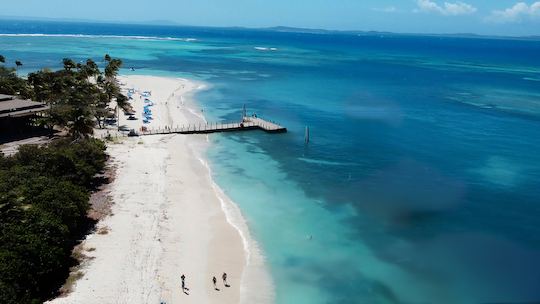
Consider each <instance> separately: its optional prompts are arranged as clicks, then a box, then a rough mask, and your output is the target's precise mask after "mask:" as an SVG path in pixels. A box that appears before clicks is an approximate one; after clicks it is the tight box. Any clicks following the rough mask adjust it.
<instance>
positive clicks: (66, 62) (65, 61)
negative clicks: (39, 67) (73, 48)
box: [62, 58, 77, 71]
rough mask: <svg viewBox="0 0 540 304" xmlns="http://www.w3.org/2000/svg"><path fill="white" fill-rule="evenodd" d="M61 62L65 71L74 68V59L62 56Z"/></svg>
mask: <svg viewBox="0 0 540 304" xmlns="http://www.w3.org/2000/svg"><path fill="white" fill-rule="evenodd" d="M62 63H63V64H64V69H65V70H66V71H71V70H72V69H74V68H75V67H76V66H77V65H76V64H75V61H73V60H71V59H69V58H64V59H62Z"/></svg>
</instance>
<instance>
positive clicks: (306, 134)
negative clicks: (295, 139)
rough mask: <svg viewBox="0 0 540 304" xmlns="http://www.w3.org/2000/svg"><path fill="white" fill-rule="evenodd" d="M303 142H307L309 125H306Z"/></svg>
mask: <svg viewBox="0 0 540 304" xmlns="http://www.w3.org/2000/svg"><path fill="white" fill-rule="evenodd" d="M304 142H305V144H306V145H307V144H309V127H308V126H306V133H305V135H304Z"/></svg>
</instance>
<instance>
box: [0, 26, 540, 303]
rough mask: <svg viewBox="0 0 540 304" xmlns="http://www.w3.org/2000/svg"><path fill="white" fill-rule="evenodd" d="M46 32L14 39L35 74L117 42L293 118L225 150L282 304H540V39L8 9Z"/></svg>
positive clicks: (217, 90)
mask: <svg viewBox="0 0 540 304" xmlns="http://www.w3.org/2000/svg"><path fill="white" fill-rule="evenodd" d="M30 33H32V34H34V33H40V34H48V35H45V36H27V35H23V36H9V35H8V36H6V35H0V54H2V55H4V56H5V57H6V58H7V59H8V63H9V62H11V61H14V60H15V59H20V60H21V61H22V62H23V64H24V65H23V68H22V70H21V71H20V73H24V72H29V71H32V70H36V69H38V68H43V67H50V68H58V67H60V63H61V59H62V58H63V57H72V58H73V59H76V60H83V59H86V58H94V59H95V60H96V61H98V62H101V58H102V56H103V54H105V53H109V54H111V55H112V56H113V57H119V58H121V59H123V60H124V67H125V68H128V67H134V68H135V69H136V71H135V72H131V71H129V70H128V69H124V70H123V71H122V73H124V74H130V73H137V74H141V73H142V74H152V75H164V76H180V77H189V78H194V79H200V80H204V81H206V82H208V83H209V84H210V85H211V88H210V89H209V90H207V91H204V92H201V93H200V94H198V95H197V96H196V98H197V100H198V102H199V103H200V105H201V107H203V108H204V110H205V113H206V116H207V119H208V120H209V121H219V120H227V121H230V120H236V119H238V118H239V117H240V113H241V108H242V106H243V105H244V104H245V105H246V107H247V109H248V111H249V112H255V113H257V114H258V115H259V116H262V117H268V118H269V119H272V120H275V121H277V122H280V123H281V124H283V125H285V126H286V127H287V128H288V129H289V132H288V133H286V134H282V135H269V134H265V133H262V132H252V133H251V132H246V133H242V134H239V133H237V134H232V133H231V134H223V135H211V136H210V140H211V141H212V142H213V143H214V145H212V147H211V148H210V150H209V152H208V157H209V160H210V163H211V168H212V171H213V174H214V177H215V179H216V181H217V183H218V184H219V185H220V187H221V188H222V189H223V190H224V191H225V193H227V194H228V195H229V196H230V197H231V198H232V199H233V200H234V201H235V202H236V203H237V204H238V205H239V206H240V208H241V210H242V212H243V215H244V216H245V218H246V220H247V221H248V225H249V227H250V230H251V233H252V234H253V236H254V238H255V239H256V240H257V242H258V243H259V245H260V246H261V248H262V250H263V252H264V254H265V256H266V260H267V262H268V265H269V268H270V271H271V274H272V278H273V281H274V284H275V286H276V302H277V303H300V304H303V303H310V304H313V303H518V302H519V303H538V302H540V41H538V40H531V39H508V38H507V39H502V38H485V37H457V36H419V35H394V34H377V33H369V34H365V35H352V34H339V33H326V34H308V33H288V32H277V31H271V30H246V29H219V28H195V27H167V26H142V25H137V26H136V25H111V24H89V23H52V22H36V21H13V20H10V21H0V34H30ZM50 34H73V35H78V34H84V35H89V36H79V37H77V36H51V35H50ZM115 36H116V37H115ZM121 36H139V37H138V38H135V37H121ZM142 36H144V37H142ZM186 38H193V39H196V40H191V39H187V40H186ZM9 60H11V61H9ZM10 64H11V63H10ZM306 126H308V127H309V128H310V131H311V132H310V133H311V141H310V143H309V144H307V145H306V144H305V142H304V128H305V127H306Z"/></svg>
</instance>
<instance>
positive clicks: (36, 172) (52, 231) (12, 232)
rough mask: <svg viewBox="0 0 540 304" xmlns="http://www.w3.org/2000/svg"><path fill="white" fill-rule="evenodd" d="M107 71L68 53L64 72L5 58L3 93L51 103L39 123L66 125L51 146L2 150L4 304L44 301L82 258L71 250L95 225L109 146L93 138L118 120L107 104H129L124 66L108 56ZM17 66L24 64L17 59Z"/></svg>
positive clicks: (0, 290)
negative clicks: (95, 194)
mask: <svg viewBox="0 0 540 304" xmlns="http://www.w3.org/2000/svg"><path fill="white" fill-rule="evenodd" d="M104 60H105V62H106V66H105V67H104V69H103V72H102V71H101V70H100V69H99V67H98V65H97V64H96V63H95V62H94V61H92V60H91V59H88V60H87V61H86V62H84V63H76V62H75V61H73V60H71V59H69V58H65V59H64V60H63V61H62V62H63V66H64V68H63V69H61V70H58V71H51V70H49V69H43V70H40V71H37V72H34V73H30V74H28V77H27V78H22V77H19V76H18V75H17V72H16V70H15V69H14V68H10V67H6V66H5V61H6V60H5V58H4V57H3V56H1V55H0V93H1V94H9V95H18V96H21V97H22V98H29V99H33V100H36V101H39V102H44V103H47V104H48V105H50V110H49V111H48V112H47V113H46V115H44V116H43V117H39V118H38V119H37V120H36V123H38V124H40V125H42V126H44V127H48V128H50V129H51V130H52V128H53V127H54V128H55V129H58V128H61V129H63V130H67V131H68V134H69V135H70V136H69V137H65V138H63V139H58V140H55V141H53V142H51V143H49V144H48V145H46V146H41V147H39V146H23V147H21V148H20V149H19V152H18V153H16V154H15V155H13V156H10V157H5V156H3V155H2V154H1V153H0V303H2V304H15V303H17V304H21V303H22V304H25V303H30V304H33V303H42V302H43V301H44V300H47V299H49V298H51V297H53V296H54V295H55V293H56V292H57V290H58V289H59V287H60V286H61V285H62V284H63V283H64V282H65V281H66V278H67V277H68V274H69V267H70V266H73V265H74V263H75V262H76V261H75V260H74V259H73V258H72V257H71V253H72V250H73V247H74V246H75V245H76V244H77V242H78V241H79V240H80V238H81V237H82V236H83V235H84V234H85V232H86V231H87V230H88V229H89V228H90V227H91V226H92V225H91V224H92V221H91V220H90V219H89V218H88V217H87V211H88V209H89V197H90V193H91V191H92V190H93V189H95V188H96V186H97V184H98V183H99V182H100V180H99V179H97V177H96V176H97V175H98V173H100V172H102V171H103V169H104V167H105V163H106V158H107V156H106V154H105V144H104V143H103V142H102V141H99V140H96V139H92V138H91V137H90V135H91V134H92V132H93V128H94V127H96V126H99V127H102V126H103V123H104V121H105V120H106V119H107V118H110V117H114V111H113V110H112V109H110V108H109V103H110V102H111V101H113V100H116V101H117V103H118V104H119V105H120V107H122V108H124V109H129V107H130V105H129V104H128V102H127V98H126V97H125V96H124V95H122V94H121V93H120V88H119V86H118V82H117V80H116V76H117V74H118V70H119V69H120V66H121V65H122V61H121V60H119V59H113V58H111V57H110V56H108V55H106V56H105V59H104ZM15 64H16V66H17V67H20V66H21V65H22V63H21V62H20V61H18V60H17V61H16V63H15Z"/></svg>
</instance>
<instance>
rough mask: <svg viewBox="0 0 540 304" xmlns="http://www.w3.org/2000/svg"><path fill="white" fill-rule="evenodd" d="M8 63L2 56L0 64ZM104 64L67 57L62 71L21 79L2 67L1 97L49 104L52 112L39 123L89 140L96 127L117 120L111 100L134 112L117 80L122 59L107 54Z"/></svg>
mask: <svg viewBox="0 0 540 304" xmlns="http://www.w3.org/2000/svg"><path fill="white" fill-rule="evenodd" d="M5 61H6V60H5V57H4V56H1V55H0V62H1V63H5ZM17 62H19V63H20V61H18V60H17ZM103 62H104V63H105V66H104V67H103V69H100V67H99V66H98V64H97V63H96V62H95V61H93V60H92V59H88V60H86V61H84V62H75V61H74V60H72V59H70V58H64V59H63V60H62V64H63V69H60V70H57V71H53V70H51V69H42V70H39V71H36V72H33V73H29V74H28V76H27V77H26V78H23V77H20V76H18V75H17V73H16V69H15V68H9V67H6V66H5V65H4V64H2V65H0V94H8V95H18V96H20V97H22V98H26V99H32V100H35V101H38V102H43V103H46V104H48V105H49V106H50V110H49V111H48V112H47V113H46V115H44V116H43V117H41V118H40V119H39V120H38V121H37V124H39V125H41V126H43V127H47V128H49V129H51V130H52V129H53V128H54V127H56V128H60V129H64V130H67V131H68V132H69V133H70V134H71V135H72V136H73V137H77V138H81V137H87V136H89V135H91V134H92V133H93V128H94V127H96V126H97V127H99V128H102V127H103V126H104V123H105V122H106V121H107V120H109V119H114V117H115V109H113V108H111V107H110V104H111V102H112V101H116V102H117V105H118V107H119V108H120V109H122V110H124V111H130V110H131V105H130V104H129V102H128V98H127V97H126V96H125V95H123V94H122V93H121V91H120V86H119V83H118V80H117V78H116V76H117V75H118V71H119V70H120V67H121V66H122V60H120V59H116V58H112V57H111V56H109V55H105V56H104V58H103ZM20 65H22V63H20ZM17 66H19V64H17Z"/></svg>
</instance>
